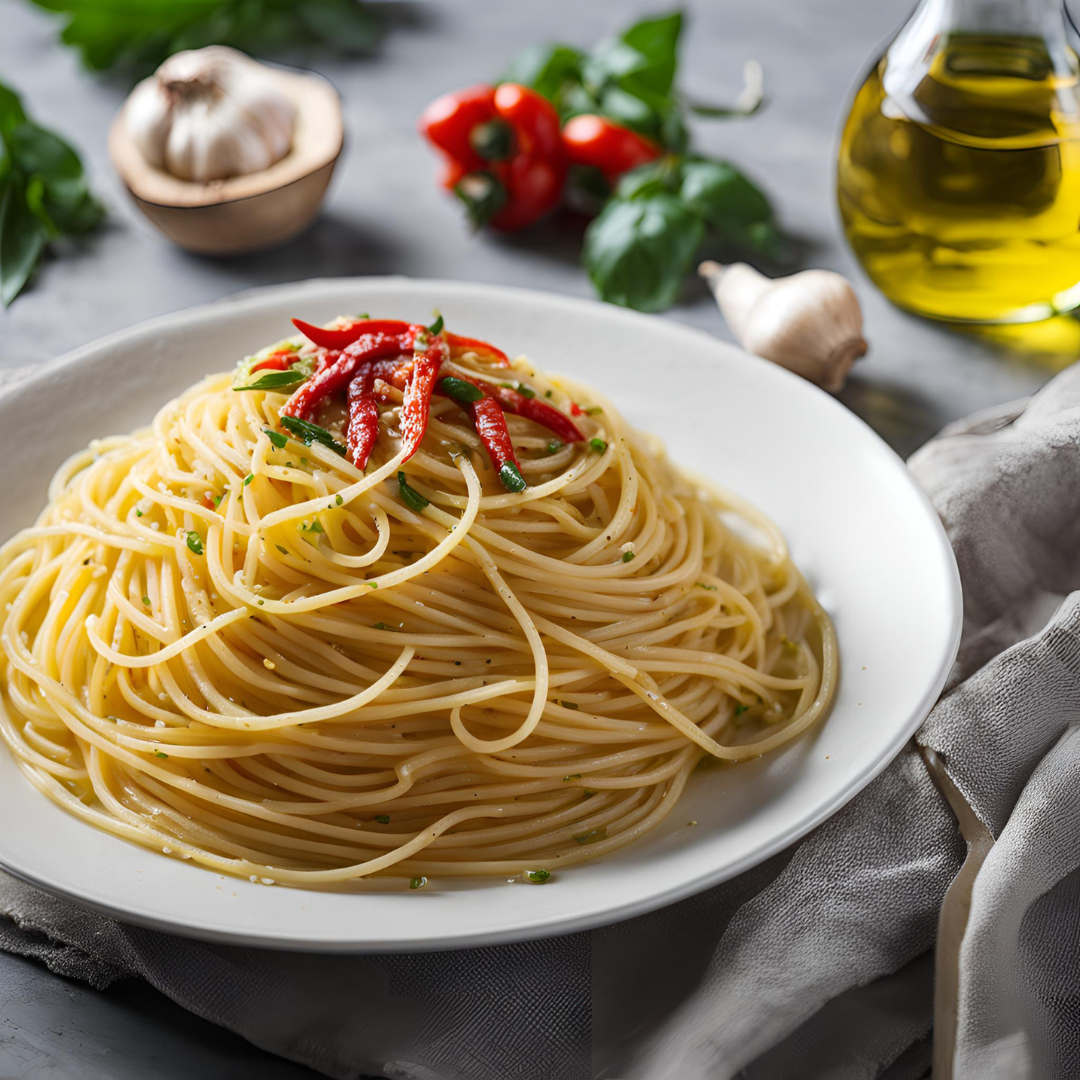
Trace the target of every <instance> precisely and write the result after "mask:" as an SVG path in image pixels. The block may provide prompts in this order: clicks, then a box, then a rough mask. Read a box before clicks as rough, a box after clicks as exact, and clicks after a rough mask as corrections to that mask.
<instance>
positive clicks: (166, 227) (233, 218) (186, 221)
mask: <svg viewBox="0 0 1080 1080" xmlns="http://www.w3.org/2000/svg"><path fill="white" fill-rule="evenodd" d="M267 71H268V73H269V74H270V75H271V76H272V77H273V79H274V80H275V82H276V83H277V86H278V89H279V90H281V91H282V92H283V93H284V94H285V95H286V96H287V97H288V98H289V99H290V100H291V101H292V102H293V103H294V104H295V105H296V109H297V112H296V128H295V131H294V133H293V143H292V148H291V149H290V151H289V152H288V154H286V155H285V157H283V158H282V159H281V160H280V161H278V162H275V163H274V164H273V165H271V166H270V168H268V169H262V170H260V171H259V172H256V173H249V174H248V175H247V176H234V177H231V178H229V179H228V180H212V181H210V182H209V183H198V182H195V181H191V180H181V179H179V178H178V177H175V176H173V175H171V174H170V173H167V172H165V171H164V170H163V169H159V168H157V167H155V166H153V165H150V164H148V163H147V161H146V159H145V158H144V157H143V156H142V154H141V153H140V152H139V150H138V148H137V147H136V146H135V143H134V142H133V140H132V138H131V136H130V135H129V134H128V131H127V125H126V122H125V111H126V107H125V108H122V109H121V110H120V112H119V113H117V115H116V118H115V119H114V120H113V123H112V126H111V128H110V129H109V156H110V157H111V158H112V162H113V166H114V167H115V168H116V171H117V172H118V173H119V174H120V178H121V179H122V180H123V181H124V183H125V184H126V185H127V189H128V191H129V192H130V193H131V197H132V199H133V200H134V202H135V205H136V206H137V207H138V208H139V209H140V210H141V211H142V212H143V213H144V214H145V215H146V217H147V218H149V220H150V221H151V222H153V224H154V225H156V226H157V227H158V229H160V230H161V231H162V232H163V233H164V234H165V235H166V236H167V237H168V238H169V239H170V240H171V241H172V242H173V243H174V244H177V245H179V246H180V247H182V248H186V249H187V250H188V251H195V252H199V253H200V254H204V255H236V254H240V253H241V252H245V251H256V250H258V249H259V248H267V247H273V246H274V245H276V244H280V243H282V242H283V241H285V240H288V239H289V238H290V237H292V236H295V235H296V234H297V233H298V232H300V231H301V230H302V229H304V228H305V227H306V226H307V225H309V224H310V223H311V221H312V220H313V219H314V217H315V215H316V214H317V213H318V210H319V204H320V203H321V202H322V198H323V195H324V194H325V193H326V188H327V185H328V184H329V183H330V177H331V175H332V174H333V171H334V166H335V165H336V164H337V159H338V157H339V156H340V154H341V148H342V143H343V141H344V124H343V122H342V116H341V99H340V97H339V96H338V93H337V91H336V90H335V89H334V88H333V86H331V85H330V83H329V82H327V81H326V80H325V79H323V78H322V77H321V76H319V75H313V74H309V73H305V72H296V71H285V70H282V69H281V68H268V69H267Z"/></svg>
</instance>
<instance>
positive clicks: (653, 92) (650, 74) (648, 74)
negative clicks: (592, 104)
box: [584, 11, 682, 113]
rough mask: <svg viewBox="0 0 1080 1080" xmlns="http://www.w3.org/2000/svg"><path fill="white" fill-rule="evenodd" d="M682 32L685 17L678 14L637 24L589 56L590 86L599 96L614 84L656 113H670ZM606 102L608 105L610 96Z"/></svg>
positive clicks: (587, 81)
mask: <svg viewBox="0 0 1080 1080" xmlns="http://www.w3.org/2000/svg"><path fill="white" fill-rule="evenodd" d="M681 32H682V13H681V12H678V11H675V12H672V13H671V14H670V15H663V16H661V17H660V18H657V19H645V20H643V21H642V22H639V23H635V24H634V25H633V26H631V27H630V29H629V30H626V31H625V32H624V33H623V34H621V35H620V36H619V37H617V38H614V39H609V40H608V41H604V42H601V43H600V44H599V45H598V46H597V47H596V48H595V49H594V50H593V51H592V52H591V53H590V54H589V57H588V59H587V60H586V62H585V67H584V78H585V83H586V85H591V86H592V87H594V88H595V89H594V91H593V92H594V93H598V92H599V91H600V90H601V89H602V88H604V87H606V86H609V85H610V84H614V85H615V86H617V87H618V88H619V89H620V90H622V91H624V92H625V93H626V94H629V95H630V96H632V97H635V98H638V99H639V100H640V101H642V102H644V103H645V104H646V105H647V106H648V107H649V108H650V109H652V110H653V111H654V112H655V113H662V112H664V111H666V110H667V109H668V108H669V107H670V106H671V103H672V87H673V85H674V82H675V70H676V68H677V66H678V62H679V35H680V33H681ZM603 100H604V102H605V104H606V103H607V98H606V96H604V98H603Z"/></svg>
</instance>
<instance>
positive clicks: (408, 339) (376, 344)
mask: <svg viewBox="0 0 1080 1080" xmlns="http://www.w3.org/2000/svg"><path fill="white" fill-rule="evenodd" d="M369 322H372V323H374V325H376V326H380V325H381V324H379V323H375V322H374V320H369ZM396 325H397V326H400V327H402V328H403V332H398V333H392V332H387V331H385V330H382V329H379V330H376V331H375V332H374V333H367V332H362V336H360V337H358V338H357V339H356V340H355V341H353V342H352V344H350V345H349V346H347V347H346V348H345V349H343V350H342V352H341V353H340V355H339V356H338V357H337V359H335V360H334V361H333V362H331V363H328V365H327V366H326V367H324V368H322V369H321V370H319V371H316V372H315V374H314V375H312V377H311V378H310V379H308V381H307V382H306V383H304V385H303V386H301V387H300V389H299V390H297V391H296V393H294V394H293V396H292V397H291V398H289V400H288V401H287V402H286V403H285V407H284V408H283V409H282V410H281V414H282V415H283V416H295V417H298V418H299V419H301V420H309V419H310V418H311V416H312V415H313V414H314V412H315V409H316V407H317V406H318V405H319V404H320V402H322V401H323V400H324V399H326V398H327V397H329V396H330V395H331V394H334V393H337V392H338V391H339V390H344V389H345V388H346V387H347V386H348V385H349V383H351V382H352V381H353V379H354V378H355V377H356V375H357V374H358V372H359V371H360V368H361V367H362V366H363V365H364V364H365V363H367V362H368V361H371V360H381V359H384V358H386V357H390V356H399V355H401V354H403V353H408V352H411V351H412V347H413V341H414V339H415V337H416V334H417V333H419V332H420V331H421V330H423V329H424V328H423V327H422V326H410V325H409V324H408V323H397V324H396ZM306 332H307V331H305V333H306Z"/></svg>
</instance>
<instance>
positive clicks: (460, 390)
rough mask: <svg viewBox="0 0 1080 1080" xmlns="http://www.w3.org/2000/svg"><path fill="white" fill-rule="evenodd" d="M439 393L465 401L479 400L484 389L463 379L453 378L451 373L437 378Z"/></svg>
mask: <svg viewBox="0 0 1080 1080" xmlns="http://www.w3.org/2000/svg"><path fill="white" fill-rule="evenodd" d="M439 393H440V394H445V395H446V396H447V397H450V398H453V399H454V400H455V401H462V402H466V403H468V402H472V401H479V400H480V399H481V398H482V397H483V396H484V391H483V390H481V389H480V387H479V386H473V384H472V383H471V382H467V381H466V380H465V379H455V378H454V376H453V375H447V376H446V378H444V379H440V380H439Z"/></svg>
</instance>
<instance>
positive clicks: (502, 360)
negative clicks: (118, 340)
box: [443, 333, 510, 367]
mask: <svg viewBox="0 0 1080 1080" xmlns="http://www.w3.org/2000/svg"><path fill="white" fill-rule="evenodd" d="M443 337H444V338H446V344H447V345H449V346H450V351H451V354H453V353H454V352H457V351H460V352H476V353H485V354H487V355H488V356H490V357H491V358H492V359H493V360H495V361H496V362H497V363H498V365H499V366H500V367H509V366H510V358H509V357H508V356H507V355H506V353H504V352H503V351H502V349H496V348H495V346H494V345H489V344H488V343H487V342H486V341H481V340H480V339H479V338H471V337H462V336H461V335H460V334H448V333H444V334H443Z"/></svg>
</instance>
